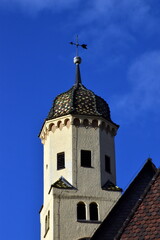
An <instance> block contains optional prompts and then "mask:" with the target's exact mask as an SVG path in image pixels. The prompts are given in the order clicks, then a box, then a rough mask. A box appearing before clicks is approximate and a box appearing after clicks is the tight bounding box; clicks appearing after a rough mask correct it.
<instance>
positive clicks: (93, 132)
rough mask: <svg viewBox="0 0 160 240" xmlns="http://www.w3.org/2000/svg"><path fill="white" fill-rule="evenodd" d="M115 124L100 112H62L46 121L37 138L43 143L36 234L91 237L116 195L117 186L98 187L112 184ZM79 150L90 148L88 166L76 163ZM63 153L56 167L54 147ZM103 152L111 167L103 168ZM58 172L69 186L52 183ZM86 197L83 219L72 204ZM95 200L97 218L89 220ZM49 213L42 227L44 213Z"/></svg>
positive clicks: (58, 238)
mask: <svg viewBox="0 0 160 240" xmlns="http://www.w3.org/2000/svg"><path fill="white" fill-rule="evenodd" d="M116 132H117V126H116V125H115V124H113V123H112V122H109V121H107V120H105V119H103V118H100V117H93V116H92V117H89V116H84V115H83V116H82V115H79V116H78V115H76V116H74V115H66V116H64V117H59V118H56V119H52V120H48V121H46V122H45V124H44V126H43V128H42V131H41V133H40V138H41V140H42V143H43V145H44V199H43V208H42V210H41V213H40V221H41V240H44V239H45V240H64V239H65V240H78V239H81V238H87V237H91V236H92V234H93V233H94V231H95V230H96V229H97V227H98V226H99V224H100V223H101V221H103V219H104V218H105V217H106V215H107V213H108V212H109V210H110V209H111V208H112V207H113V205H114V204H115V203H116V201H117V200H118V198H119V197H120V192H119V191H106V190H102V186H103V185H104V184H105V183H106V182H107V180H110V181H111V182H113V183H114V184H116V170H115V146H114V136H115V135H116ZM81 150H90V151H91V167H82V166H81V156H80V153H81ZM60 152H64V153H65V168H64V169H61V170H57V153H60ZM105 155H107V156H109V157H110V159H111V173H107V172H106V171H105V166H104V165H105V163H104V162H105V161H104V159H105ZM61 176H63V177H64V178H65V179H66V180H67V181H68V182H69V183H70V184H72V185H73V187H74V189H58V188H54V187H51V186H52V184H53V183H55V182H56V181H57V180H58V179H59V178H60V177H61ZM79 202H83V203H85V206H86V220H85V221H78V220H77V204H78V203H79ZM92 202H95V203H97V206H98V221H90V218H89V204H90V203H92ZM48 212H49V213H50V217H49V226H48V229H47V231H46V226H45V225H46V224H45V219H46V216H47V214H48Z"/></svg>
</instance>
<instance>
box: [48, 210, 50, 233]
mask: <svg viewBox="0 0 160 240" xmlns="http://www.w3.org/2000/svg"><path fill="white" fill-rule="evenodd" d="M47 227H48V229H49V227H50V211H48V226H47Z"/></svg>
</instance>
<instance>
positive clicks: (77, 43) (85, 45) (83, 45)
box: [70, 35, 87, 56]
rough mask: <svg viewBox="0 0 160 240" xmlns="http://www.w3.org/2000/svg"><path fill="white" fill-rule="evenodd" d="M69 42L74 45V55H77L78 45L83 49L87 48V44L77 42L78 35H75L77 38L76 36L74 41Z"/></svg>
mask: <svg viewBox="0 0 160 240" xmlns="http://www.w3.org/2000/svg"><path fill="white" fill-rule="evenodd" d="M70 44H71V45H75V46H76V56H78V47H82V48H84V49H87V44H79V42H78V35H77V38H76V43H74V42H70Z"/></svg>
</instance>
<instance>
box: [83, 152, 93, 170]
mask: <svg viewBox="0 0 160 240" xmlns="http://www.w3.org/2000/svg"><path fill="white" fill-rule="evenodd" d="M81 167H91V151H89V150H81Z"/></svg>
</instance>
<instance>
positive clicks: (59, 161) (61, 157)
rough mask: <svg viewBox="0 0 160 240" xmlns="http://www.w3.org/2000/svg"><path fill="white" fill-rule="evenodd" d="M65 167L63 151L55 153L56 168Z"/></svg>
mask: <svg viewBox="0 0 160 240" xmlns="http://www.w3.org/2000/svg"><path fill="white" fill-rule="evenodd" d="M63 168H65V154H64V152H61V153H57V170H60V169H63Z"/></svg>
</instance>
